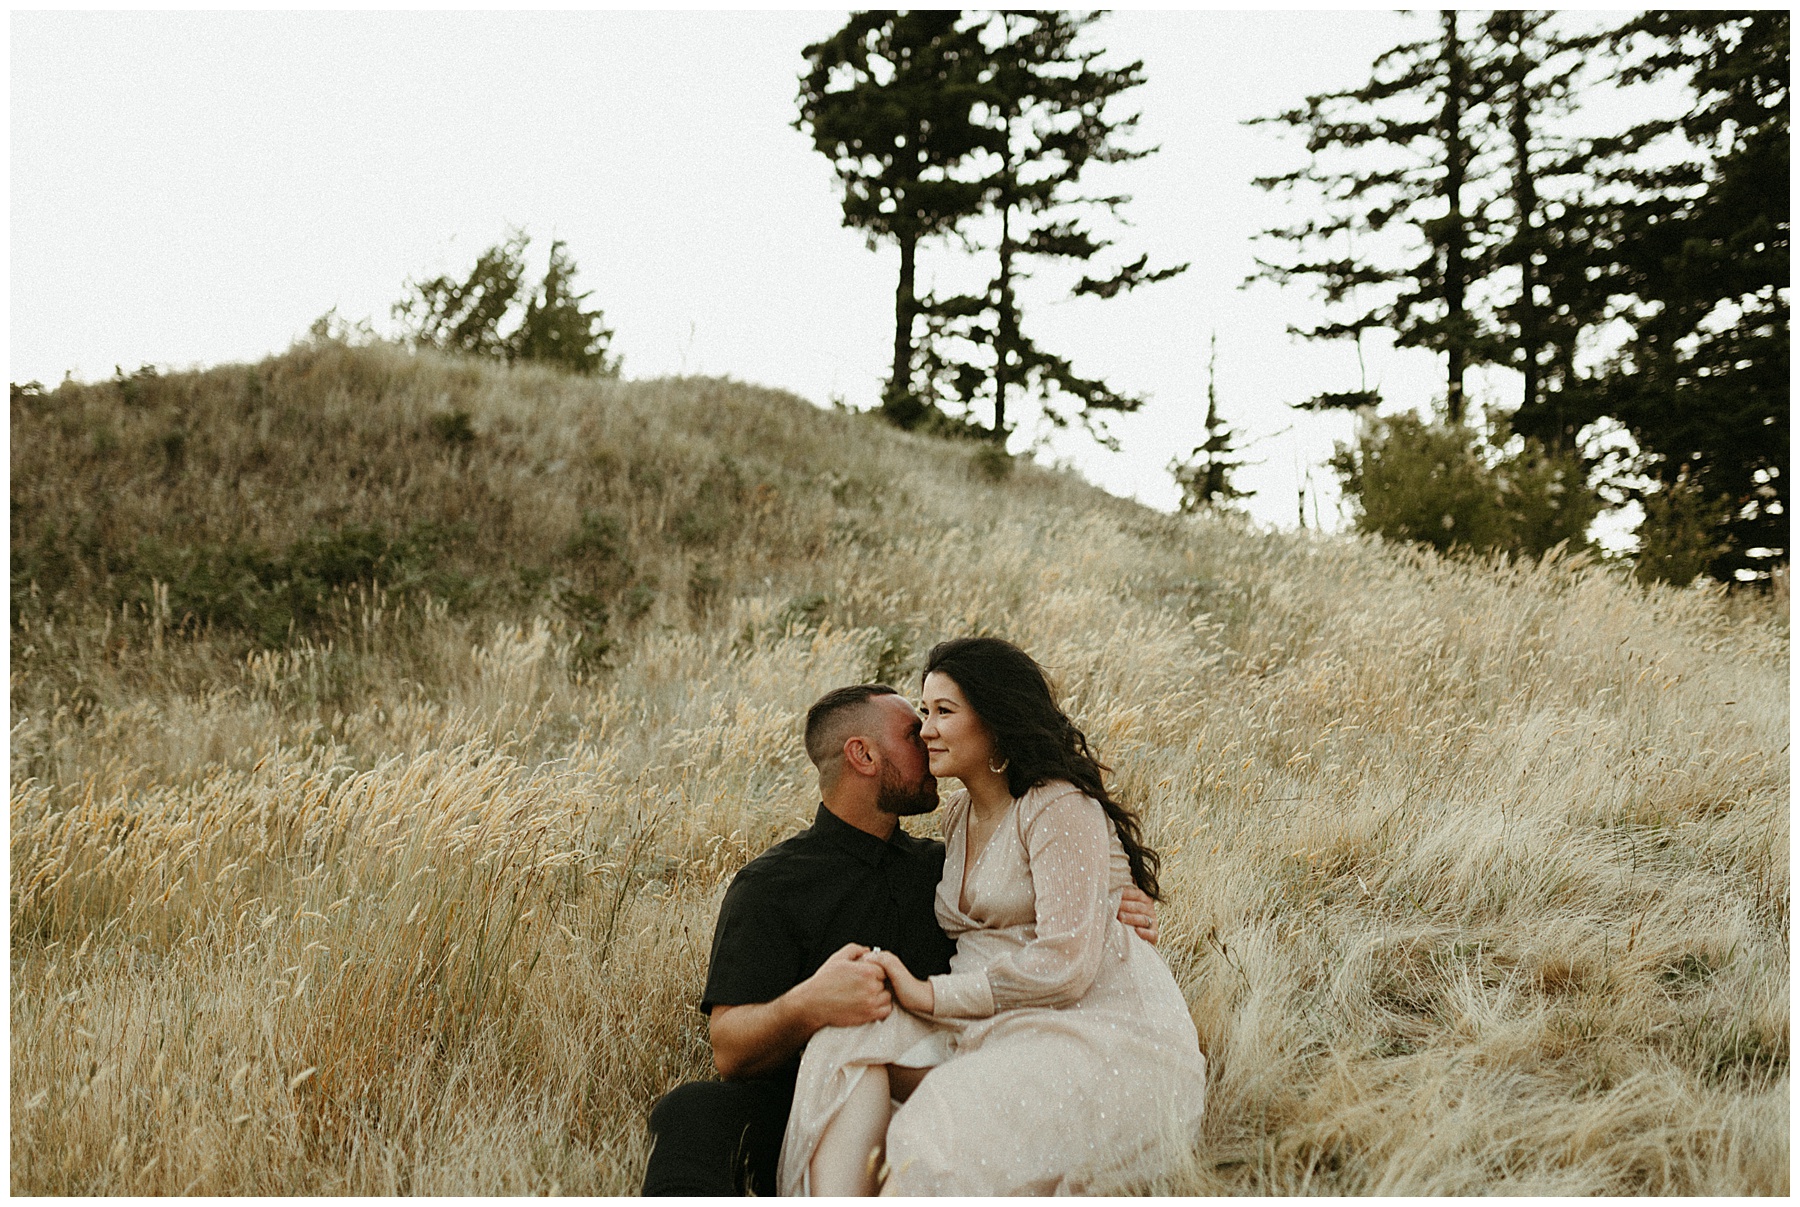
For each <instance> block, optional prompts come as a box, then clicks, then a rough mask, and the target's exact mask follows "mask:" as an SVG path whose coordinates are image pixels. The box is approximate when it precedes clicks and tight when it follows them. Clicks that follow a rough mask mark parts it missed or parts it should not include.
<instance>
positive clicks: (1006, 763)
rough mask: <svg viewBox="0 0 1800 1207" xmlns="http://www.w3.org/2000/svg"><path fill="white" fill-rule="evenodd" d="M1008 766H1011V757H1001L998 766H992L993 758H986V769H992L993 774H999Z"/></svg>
mask: <svg viewBox="0 0 1800 1207" xmlns="http://www.w3.org/2000/svg"><path fill="white" fill-rule="evenodd" d="M1010 766H1012V760H1011V759H1001V760H1000V765H999V766H998V767H996V766H994V760H993V759H989V760H988V770H989V771H992V772H993V773H994V774H995V775H999V774H1000V773H1001V772H1003V771H1005V770H1006V769H1007V768H1008V767H1010Z"/></svg>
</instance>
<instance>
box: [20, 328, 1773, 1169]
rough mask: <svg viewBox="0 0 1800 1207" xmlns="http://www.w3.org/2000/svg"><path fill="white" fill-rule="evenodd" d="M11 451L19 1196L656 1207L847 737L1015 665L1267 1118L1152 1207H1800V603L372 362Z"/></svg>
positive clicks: (723, 393) (620, 396)
mask: <svg viewBox="0 0 1800 1207" xmlns="http://www.w3.org/2000/svg"><path fill="white" fill-rule="evenodd" d="M458 414H461V415H463V416H465V418H464V419H457V418H456V416H457V415H458ZM12 425H13V426H12V449H13V452H12V475H13V477H12V493H13V530H12V531H13V549H14V560H13V567H14V579H13V599H14V612H13V627H12V702H13V730H12V743H11V750H12V784H11V794H12V814H11V818H12V828H11V869H12V871H11V889H12V982H11V983H12V1001H11V1011H12V1013H11V1022H12V1032H11V1033H12V1051H11V1055H12V1082H11V1086H10V1093H11V1121H12V1142H11V1143H12V1152H11V1155H12V1189H13V1190H14V1191H15V1192H20V1193H40V1194H42V1193H51V1194H90V1193H181V1192H186V1193H202V1194H284V1193H350V1194H389V1193H414V1194H426V1193H450V1194H487V1193H522V1192H532V1191H549V1190H560V1191H562V1192H565V1193H589V1194H596V1193H597V1194H625V1193H631V1192H632V1191H633V1190H634V1189H635V1186H636V1180H637V1178H638V1177H639V1175H640V1173H641V1169H642V1164H643V1160H644V1132H643V1122H642V1121H643V1116H644V1113H645V1111H646V1109H647V1107H648V1106H649V1104H650V1103H651V1102H652V1101H653V1100H654V1099H655V1097H656V1096H657V1095H658V1094H659V1093H661V1092H662V1091H663V1090H665V1089H667V1088H668V1087H670V1086H671V1085H673V1084H675V1083H677V1082H679V1081H682V1080H684V1079H689V1078H694V1077H699V1076H703V1075H705V1074H706V1073H707V1072H708V1068H709V1054H708V1051H707V1048H706V1043H705V1033H704V1028H703V1025H702V1020H701V1018H700V1016H699V1015H698V1013H697V1012H696V1011H695V1010H694V1008H693V1003H694V1000H695V998H696V996H697V993H698V990H699V986H700V983H701V979H702V977H703V974H704V969H705V961H706V955H707V945H708V939H709V936H710V932H711V926H712V921H713V916H714V911H715V909H716V908H717V904H718V900H719V897H720V894H721V892H722V891H723V887H724V885H725V883H726V881H727V880H728V879H729V877H730V876H731V875H732V873H733V872H734V871H735V870H736V869H737V868H738V867H739V866H741V865H742V864H743V862H744V861H745V860H746V859H747V858H749V857H750V856H751V855H752V854H754V853H755V852H756V851H758V850H760V849H761V848H763V847H764V846H766V845H768V844H769V843H770V842H772V841H774V840H776V839H777V838H779V837H781V836H783V835H784V834H786V833H789V832H791V831H793V830H794V829H796V828H797V827H799V826H800V825H802V824H803V823H804V822H805V820H806V819H807V817H808V815H809V814H810V812H811V809H812V807H813V802H814V796H813V793H812V787H811V784H810V776H809V775H808V774H805V773H804V772H805V771H806V768H805V765H804V761H803V756H802V752H801V748H800V743H799V740H798V722H799V718H800V715H801V713H802V711H803V709H804V708H805V706H806V705H807V704H808V703H809V702H810V701H811V700H812V699H813V698H814V697H815V696H817V695H818V694H819V693H820V692H821V691H823V690H824V689H825V688H827V687H830V686H832V685H835V684H838V683H843V682H848V681H853V680H861V679H866V678H869V677H872V676H876V675H881V676H885V677H890V678H892V679H894V681H895V682H896V683H899V684H901V685H902V686H904V687H910V686H912V684H913V682H914V679H913V677H914V676H915V675H916V673H917V667H918V665H919V663H920V660H921V657H922V654H923V652H924V650H925V649H926V648H928V646H929V645H930V643H931V642H932V641H934V640H936V639H938V638H940V637H943V636H948V635H952V634H957V633H965V632H969V631H972V630H977V629H979V630H983V631H988V632H993V633H998V634H1002V635H1005V636H1007V637H1010V638H1012V639H1014V640H1016V641H1018V642H1020V643H1021V644H1023V645H1024V646H1025V647H1026V648H1028V649H1030V650H1031V651H1032V652H1033V653H1035V654H1036V655H1037V656H1038V658H1039V659H1040V660H1041V661H1043V662H1045V663H1046V664H1048V665H1049V666H1050V667H1051V668H1053V670H1054V672H1055V674H1056V676H1057V677H1058V679H1059V681H1060V682H1061V684H1062V685H1063V687H1064V689H1065V691H1066V694H1067V698H1068V702H1069V704H1070V707H1071V710H1072V711H1073V712H1074V713H1075V715H1076V716H1077V718H1078V719H1079V721H1080V722H1081V723H1082V724H1083V725H1084V726H1085V727H1086V729H1087V730H1088V732H1089V734H1090V735H1091V736H1092V737H1093V738H1094V740H1095V742H1096V744H1097V746H1098V747H1099V749H1100V751H1101V753H1102V754H1103V756H1105V757H1106V758H1108V760H1109V761H1110V762H1111V763H1112V764H1113V766H1114V767H1115V768H1116V770H1117V776H1118V780H1119V782H1120V784H1121V786H1122V788H1123V794H1124V796H1125V798H1126V799H1128V800H1130V801H1133V802H1135V803H1136V804H1137V805H1138V806H1139V807H1140V808H1141V809H1142V810H1143V811H1144V813H1145V814H1146V816H1147V822H1148V831H1149V834H1150V836H1151V838H1152V839H1153V841H1154V842H1155V844H1156V845H1157V846H1158V847H1160V848H1161V849H1162V851H1163V852H1164V854H1165V857H1166V863H1165V867H1166V869H1167V870H1166V872H1165V876H1164V883H1165V885H1166V887H1167V889H1168V899H1167V901H1166V903H1165V906H1164V914H1163V917H1164V928H1163V929H1164V936H1165V938H1164V940H1163V945H1162V946H1163V951H1164V954H1165V955H1166V957H1167V958H1168V960H1169V962H1170V964H1171V965H1172V966H1173V968H1174V970H1175V973H1176V976H1177V978H1178V979H1179V981H1180V983H1181V984H1182V986H1183V988H1184V990H1185V991H1186V993H1187V996H1188V1000H1189V1002H1190V1003H1191V1006H1192V1010H1193V1017H1194V1022H1195V1025H1196V1026H1197V1027H1198V1028H1199V1031H1200V1035H1201V1040H1202V1044H1203V1046H1204V1048H1205V1049H1206V1051H1207V1052H1208V1053H1209V1055H1210V1057H1211V1059H1212V1066H1213V1081H1212V1084H1211V1086H1210V1087H1209V1093H1210V1102H1209V1108H1208V1117H1209V1123H1208V1127H1207V1132H1206V1135H1205V1137H1204V1140H1203V1142H1202V1143H1201V1144H1200V1145H1199V1147H1198V1148H1197V1149H1196V1150H1195V1151H1194V1153H1193V1157H1192V1161H1191V1163H1190V1164H1189V1165H1188V1166H1186V1167H1185V1168H1182V1169H1179V1170H1176V1171H1173V1172H1172V1173H1171V1174H1170V1176H1169V1178H1168V1179H1167V1180H1166V1182H1165V1183H1162V1184H1158V1185H1156V1186H1152V1187H1144V1188H1142V1189H1145V1190H1149V1191H1153V1192H1160V1193H1306V1192H1325V1193H1384V1194H1421V1193H1423V1194H1430V1193H1511V1194H1542V1193H1559V1194H1585V1193H1679V1194H1709V1193H1722V1194H1736V1193H1771V1194H1774V1193H1785V1192H1786V1191H1787V1189H1788V1172H1787V1171H1788V1140H1787V1137H1788V1105H1787V1103H1788V1084H1789V1082H1788V1078H1789V1072H1788V1043H1789V1037H1788V981H1787V967H1788V958H1789V957H1788V907H1789V906H1788V903H1789V887H1788V859H1787V853H1788V820H1787V802H1788V776H1787V765H1788V762H1787V743H1788V720H1787V718H1788V700H1787V670H1786V668H1787V660H1788V630H1787V622H1786V617H1785V609H1784V608H1779V609H1778V608H1776V607H1772V606H1769V605H1767V604H1756V603H1745V602H1743V601H1733V600H1726V599H1723V598H1721V597H1720V596H1718V595H1716V594H1708V593H1706V592H1702V591H1690V592H1681V593H1677V592H1669V591H1655V592H1650V593H1645V592H1644V591H1642V590H1640V589H1638V588H1635V587H1632V586H1629V585H1626V584H1625V583H1624V582H1622V581H1621V579H1620V578H1619V577H1618V576H1616V575H1611V574H1608V573H1604V572H1602V571H1600V570H1598V569H1596V568H1593V567H1588V566H1581V565H1556V564H1553V565H1549V566H1545V567H1542V568H1538V567H1523V568H1522V567H1510V566H1486V567H1477V566H1471V565H1466V564H1459V563H1453V562H1443V561H1438V560H1435V559H1432V558H1429V557H1422V556H1418V555H1414V554H1411V553H1407V552H1402V551H1398V550H1396V549H1393V548H1391V547H1383V546H1380V545H1377V544H1372V543H1366V542H1360V541H1354V540H1347V539H1345V540H1314V539H1308V538H1307V537H1306V536H1304V535H1302V536H1293V535H1269V534H1263V533H1258V532H1255V531H1252V530H1249V529H1247V528H1245V527H1242V526H1237V525H1233V524H1230V523H1226V522H1206V521H1199V520H1192V521H1190V520H1177V519H1172V518H1168V517H1163V516H1158V515H1155V514H1152V513H1149V512H1146V511H1144V510H1142V509H1140V508H1137V507H1135V506H1132V505H1129V504H1124V503H1121V502H1118V501H1116V500H1110V499H1107V498H1106V497H1104V496H1102V495H1100V494H1098V493H1097V492H1095V491H1092V490H1090V489H1089V488H1087V487H1085V486H1084V485H1082V484H1081V483H1079V482H1078V481H1075V480H1073V479H1071V478H1069V477H1066V476H1062V475H1057V474H1053V473H1049V472H1046V471H1043V470H1040V469H1037V468H1035V467H1032V466H1029V465H1022V466H1019V467H1017V468H1016V469H1015V470H1014V471H1013V472H1012V473H1011V474H1010V475H1007V476H1001V477H1000V478H999V479H998V480H996V478H995V476H994V475H995V473H996V472H997V469H996V467H994V466H992V465H991V464H989V465H986V466H985V467H984V463H983V462H982V461H981V459H979V458H978V457H975V456H974V455H973V450H972V449H971V448H970V447H969V446H967V445H959V444H948V443H942V442H937V441H932V440H926V439H923V438H914V437H909V436H906V435H902V434H899V433H896V432H893V431H891V430H888V429H885V428H883V427H881V426H880V425H879V424H877V423H876V422H875V421H873V420H870V419H866V418H858V417H853V416H847V415H839V414H828V413H821V412H818V411H815V410H813V409H812V408H810V407H807V406H806V405H804V404H803V403H801V402H799V401H798V400H796V399H793V398H791V397H788V396H785V395H780V394H776V393H771V392H768V391H762V390H757V389H754V388H750V387H745V386H741V385H737V384H734V383H730V382H721V381H697V380H689V381H660V382H642V383H607V382H598V383H595V382H580V381H575V380H571V379H567V378H563V377H558V376H555V375H553V374H549V373H543V372H538V371H535V370H523V369H521V370H510V371H509V370H500V369H489V368H482V367H478V366H473V365H468V364H462V363H457V362H453V361H440V360H433V359H423V360H415V359H413V358H411V357H408V356H405V355H402V354H401V353H399V352H397V351H394V350H392V349H387V348H381V347H376V348H367V349H354V348H345V347H342V346H339V345H332V344H325V345H320V346H313V347H303V348H298V349H296V350H295V351H293V352H292V353H290V354H288V355H286V356H284V357H279V358H274V359H272V360H270V361H267V362H264V363H263V364H261V365H258V366H254V367H249V368H246V367H243V366H237V367H233V368H228V369H219V370H213V371H210V372H207V373H205V374H194V375H177V376H166V377H161V378H146V379H138V380H133V381H126V382H122V383H116V384H101V385H96V386H92V387H74V386H70V387H65V388H64V389H62V390H59V391H57V392H55V393H52V394H49V395H47V396H43V397H25V398H22V399H21V398H19V397H16V396H15V398H14V401H13V409H12ZM984 468H985V470H987V471H990V472H984ZM334 559H335V560H334ZM358 559H361V560H358ZM346 567H347V568H346ZM370 567H374V569H373V571H371V572H372V573H374V574H375V576H376V577H377V578H379V579H381V581H382V582H383V584H384V585H383V586H382V587H380V588H378V589H370V588H368V587H367V586H354V585H349V586H346V585H344V584H345V583H346V582H348V581H349V580H351V579H354V578H356V577H358V576H359V575H361V574H363V572H364V571H370ZM283 575H285V576H286V577H285V578H284V577H282V576H283ZM270 584H274V585H270ZM321 584H323V585H322V586H321ZM203 617H204V618H210V622H209V623H207V624H202V623H201V620H202V618H203Z"/></svg>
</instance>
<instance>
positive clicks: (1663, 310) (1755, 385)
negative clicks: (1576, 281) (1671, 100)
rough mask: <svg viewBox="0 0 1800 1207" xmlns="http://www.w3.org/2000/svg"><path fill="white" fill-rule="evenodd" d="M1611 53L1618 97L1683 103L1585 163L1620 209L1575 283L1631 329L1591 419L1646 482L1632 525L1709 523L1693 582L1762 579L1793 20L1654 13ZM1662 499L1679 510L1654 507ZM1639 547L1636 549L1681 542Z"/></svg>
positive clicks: (1780, 399)
mask: <svg viewBox="0 0 1800 1207" xmlns="http://www.w3.org/2000/svg"><path fill="white" fill-rule="evenodd" d="M1607 42H1608V44H1609V46H1610V48H1611V49H1612V51H1613V52H1615V53H1619V54H1623V55H1624V56H1626V63H1625V66H1624V67H1623V69H1622V70H1621V72H1620V73H1619V74H1620V78H1621V79H1622V80H1623V81H1624V82H1627V83H1629V82H1633V81H1638V80H1650V79H1657V78H1663V77H1668V76H1674V77H1676V78H1680V79H1683V80H1684V81H1685V82H1686V83H1687V84H1688V85H1689V87H1690V89H1691V90H1692V92H1693V95H1694V104H1693V108H1692V109H1691V111H1690V112H1689V113H1688V114H1687V115H1685V116H1684V117H1682V118H1679V119H1670V120H1661V121H1650V122H1644V123H1641V124H1639V125H1637V126H1635V127H1633V128H1632V129H1630V130H1629V131H1627V132H1625V133H1624V134H1623V135H1621V136H1620V137H1618V138H1615V139H1610V140H1605V141H1603V142H1602V143H1601V144H1600V145H1599V146H1598V147H1597V149H1596V155H1597V157H1598V158H1599V160H1600V162H1601V163H1602V164H1603V165H1604V171H1603V173H1602V180H1603V182H1604V183H1605V184H1607V185H1608V186H1610V187H1611V188H1612V189H1613V190H1614V191H1616V192H1617V193H1618V195H1619V198H1620V199H1619V200H1618V201H1617V202H1616V203H1615V204H1614V205H1612V206H1611V207H1610V208H1609V209H1608V210H1607V211H1606V213H1605V215H1604V217H1605V218H1606V221H1605V222H1596V223H1593V224H1592V225H1594V226H1595V228H1596V229H1597V230H1598V232H1599V233H1598V234H1597V235H1596V238H1595V241H1594V246H1593V247H1592V248H1591V250H1590V269H1589V273H1590V276H1593V277H1595V278H1596V279H1598V280H1600V281H1602V282H1603V283H1604V285H1605V287H1606V288H1607V289H1608V290H1609V291H1610V292H1611V293H1612V294H1613V295H1614V296H1615V297H1619V298H1622V299H1625V300H1626V301H1627V303H1628V309H1627V313H1628V315H1629V317H1630V321H1631V323H1632V327H1633V332H1632V335H1631V337H1630V338H1629V340H1628V341H1627V342H1626V345H1625V347H1624V348H1623V349H1622V350H1621V352H1620V354H1619V355H1618V356H1616V357H1615V358H1613V360H1612V361H1611V362H1610V363H1609V364H1607V365H1606V366H1605V367H1604V368H1603V369H1602V370H1601V372H1600V373H1599V375H1598V379H1597V380H1596V382H1595V383H1594V386H1593V393H1594V409H1595V410H1596V412H1597V413H1600V414H1607V415H1612V416H1615V417H1617V418H1618V420H1619V421H1620V422H1621V423H1623V424H1624V426H1625V427H1626V428H1627V430H1629V431H1630V433H1631V435H1632V436H1633V438H1634V439H1635V440H1636V441H1637V444H1638V447H1639V448H1640V449H1641V450H1642V453H1643V462H1642V464H1641V466H1640V468H1642V469H1644V470H1645V471H1646V472H1648V473H1649V474H1650V475H1651V476H1652V477H1653V478H1655V479H1656V482H1655V484H1654V485H1653V486H1652V487H1651V488H1650V490H1649V491H1647V492H1644V493H1645V496H1646V497H1645V499H1644V502H1645V506H1646V511H1647V513H1648V515H1647V521H1646V522H1647V523H1648V524H1650V525H1652V526H1654V525H1655V524H1656V523H1658V522H1660V520H1659V517H1662V516H1665V515H1666V516H1668V517H1671V518H1670V519H1669V522H1670V523H1671V524H1677V523H1678V520H1679V525H1687V526H1688V527H1691V526H1692V525H1691V524H1689V523H1688V521H1687V520H1685V519H1679V517H1682V516H1687V515H1688V514H1689V513H1694V514H1705V515H1713V514H1715V513H1716V514H1719V515H1723V516H1725V517H1726V519H1725V521H1724V525H1723V531H1722V534H1721V535H1720V539H1719V540H1717V541H1716V542H1714V541H1713V538H1712V537H1711V536H1708V537H1707V538H1706V541H1705V542H1702V543H1703V544H1706V545H1707V547H1708V548H1709V549H1710V551H1711V553H1710V556H1709V557H1708V558H1707V559H1706V560H1705V569H1706V571H1707V572H1708V573H1710V574H1711V575H1713V576H1714V577H1715V578H1718V579H1721V580H1723V581H1733V580H1743V579H1752V580H1753V579H1757V578H1763V577H1766V576H1767V575H1768V573H1769V567H1771V566H1772V565H1774V564H1775V563H1776V562H1778V561H1780V560H1783V559H1785V558H1786V556H1787V548H1788V515H1787V509H1788V505H1789V499H1788V496H1789V491H1788V475H1789V464H1788V423H1789V352H1788V324H1789V298H1788V274H1789V263H1788V243H1789V214H1788V209H1789V175H1788V172H1789V166H1788V164H1789V148H1788V138H1789V131H1788V108H1789V100H1788V71H1789V16H1788V14H1787V13H1786V12H1784V11H1779V10H1764V11H1758V12H1753V13H1743V12H1722V11H1711V10H1707V11H1667V12H1651V13H1646V14H1644V15H1642V16H1640V17H1637V18H1634V19H1632V20H1630V21H1628V22H1627V23H1625V24H1624V25H1623V26H1621V27H1620V28H1619V29H1617V30H1616V31H1614V32H1613V33H1612V35H1611V37H1610V38H1609V39H1607ZM1672 149H1685V151H1686V154H1685V155H1683V156H1680V157H1676V156H1673V155H1671V153H1670V152H1671V150H1672ZM1671 159H1673V160H1674V162H1670V161H1671ZM1660 493H1679V494H1681V495H1682V496H1683V497H1684V499H1685V500H1687V501H1686V502H1684V503H1683V504H1682V506H1681V507H1675V506H1673V505H1672V504H1671V505H1670V506H1660V505H1659V506H1658V507H1652V506H1651V502H1652V499H1653V498H1654V496H1655V495H1657V494H1660ZM1696 500H1698V501H1696ZM1641 535H1642V536H1643V538H1644V544H1645V547H1646V548H1647V549H1649V548H1653V547H1661V546H1662V545H1667V544H1669V543H1670V541H1675V542H1676V543H1677V544H1680V545H1682V546H1683V547H1688V546H1691V545H1692V544H1693V542H1692V541H1690V540H1688V539H1687V538H1686V537H1680V538H1679V539H1677V538H1676V537H1674V536H1668V535H1667V534H1657V533H1654V532H1645V533H1642V534H1641ZM1691 562H1692V559H1685V558H1667V559H1662V560H1659V561H1657V563H1656V564H1657V565H1661V566H1666V567H1667V568H1668V569H1669V570H1670V571H1671V572H1679V573H1685V572H1686V568H1687V567H1688V566H1689V565H1690V564H1691Z"/></svg>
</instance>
